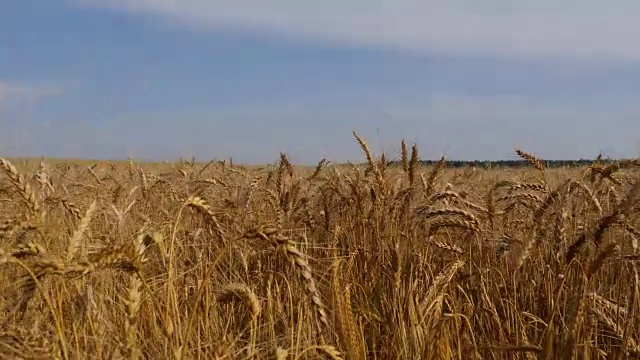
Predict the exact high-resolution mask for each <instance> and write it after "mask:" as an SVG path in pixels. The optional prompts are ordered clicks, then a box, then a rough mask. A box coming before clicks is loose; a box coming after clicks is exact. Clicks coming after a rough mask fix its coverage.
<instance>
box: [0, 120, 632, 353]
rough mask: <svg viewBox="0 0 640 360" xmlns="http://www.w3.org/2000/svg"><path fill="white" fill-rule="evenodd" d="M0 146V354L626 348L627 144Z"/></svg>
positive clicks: (629, 261) (628, 346)
mask: <svg viewBox="0 0 640 360" xmlns="http://www.w3.org/2000/svg"><path fill="white" fill-rule="evenodd" d="M354 135H355V138H356V141H357V143H358V144H359V146H360V147H361V148H362V150H363V158H364V159H366V162H365V164H364V165H362V166H360V165H333V164H331V163H329V162H326V161H324V160H323V161H321V162H320V163H319V164H318V166H317V167H316V168H315V169H311V168H305V167H298V166H294V165H292V164H291V163H290V162H289V160H288V159H287V156H286V155H285V154H281V156H280V159H279V161H278V162H277V163H275V164H274V165H269V166H264V167H261V168H257V167H251V168H249V167H243V166H238V165H233V164H229V163H227V162H224V161H218V162H210V163H208V164H196V163H194V162H189V161H181V162H178V163H164V164H146V163H137V162H135V161H133V160H131V161H129V162H128V163H127V162H122V163H118V164H112V163H107V162H104V163H99V164H93V165H87V164H82V163H79V162H55V163H54V162H51V163H48V162H40V161H31V162H25V161H14V162H13V163H12V162H10V161H8V160H6V159H0V167H1V168H2V171H0V172H1V173H2V175H1V177H0V210H1V211H0V217H1V218H0V222H1V228H0V236H1V242H0V266H1V267H2V273H1V275H0V286H1V287H2V292H1V293H0V306H1V307H2V317H1V319H2V325H1V327H0V358H3V359H5V358H6V359H315V358H317V359H538V358H539V359H571V358H576V359H625V358H630V359H632V358H640V346H639V342H640V313H639V310H640V306H639V304H640V288H639V286H640V280H639V275H638V269H637V262H638V260H640V253H639V252H638V238H639V237H640V230H639V229H640V216H638V213H639V211H638V210H640V203H639V202H638V198H639V197H640V176H639V172H637V171H636V170H635V169H634V167H637V166H638V165H640V162H638V161H630V160H628V161H621V162H616V163H613V164H608V165H606V166H605V165H603V164H601V163H600V162H599V159H598V160H596V161H595V162H594V163H593V165H591V166H590V167H588V168H586V167H585V168H577V169H546V168H545V164H544V162H543V161H541V160H540V159H537V158H536V157H535V156H533V155H530V154H527V153H526V152H523V151H520V150H516V153H517V155H519V156H520V157H521V158H523V159H525V160H527V161H528V162H530V165H531V166H530V167H528V168H522V169H497V170H486V169H474V168H466V169H451V168H447V166H446V161H445V159H444V158H443V159H442V160H441V161H440V162H439V163H438V164H437V165H436V166H433V167H426V166H421V165H420V164H419V161H418V160H419V154H418V148H417V147H416V146H414V147H413V148H411V149H409V148H407V146H406V145H405V143H404V142H403V143H402V144H401V154H400V158H401V160H402V161H401V162H400V165H397V166H395V165H390V162H389V161H388V159H387V157H386V156H388V155H385V154H382V155H379V156H378V155H375V154H372V153H371V151H370V150H369V148H368V146H367V144H366V142H365V141H364V140H363V139H361V138H360V137H359V136H358V135H357V134H355V133H354Z"/></svg>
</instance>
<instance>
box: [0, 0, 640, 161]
mask: <svg viewBox="0 0 640 360" xmlns="http://www.w3.org/2000/svg"><path fill="white" fill-rule="evenodd" d="M481 3H482V6H480V5H478V4H479V2H476V1H471V0H449V1H433V0H394V1H391V0H367V1H364V0H341V1H335V0H327V1H324V2H311V1H300V0H297V1H293V0H274V1H265V0H236V1H233V2H231V1H219V0H182V1H179V2H178V1H172V0H154V1H152V0H48V1H41V0H7V1H2V2H0V156H23V155H29V156H41V155H43V156H46V157H84V158H105V159H115V158H126V157H127V156H134V157H135V158H139V159H153V160H164V159H175V158H178V157H180V156H185V157H190V156H191V155H195V156H196V158H198V159H201V160H208V159H211V158H218V159H221V158H227V157H229V156H231V157H233V158H234V161H236V162H247V163H264V162H274V161H276V160H277V158H278V154H279V152H280V151H284V152H287V153H288V154H290V156H291V158H292V159H293V160H294V162H298V163H308V164H312V163H315V162H316V161H317V160H319V159H320V158H321V157H327V158H328V159H329V160H332V161H344V160H356V161H358V160H361V159H362V158H363V157H362V154H361V153H360V151H359V148H358V146H357V145H356V143H355V142H354V140H353V138H352V135H351V131H352V130H356V131H357V132H359V133H360V134H361V135H362V136H364V137H365V139H367V140H368V141H369V143H370V145H371V147H372V149H373V150H374V151H375V152H376V153H379V152H380V151H382V150H385V151H386V152H387V153H389V154H391V155H395V154H396V153H397V152H398V147H399V143H400V141H401V139H403V138H405V139H406V140H407V141H408V142H410V143H413V142H417V143H418V146H419V148H420V149H421V154H422V156H423V157H424V158H439V157H440V156H441V155H442V154H446V155H447V156H448V157H449V158H453V159H464V160H468V159H510V158H514V155H513V148H514V147H516V146H518V147H521V148H523V149H525V150H527V151H531V152H534V153H536V154H538V155H540V156H543V157H545V158H554V159H566V158H587V157H594V156H596V155H597V154H598V152H600V151H604V153H605V154H606V155H609V156H612V157H640V121H639V120H640V110H639V109H640V107H639V106H638V104H640V101H639V100H640V47H638V46H637V34H640V3H637V2H632V1H626V0H610V1H609V2H608V3H607V4H608V5H607V6H606V7H605V6H604V5H601V4H604V3H602V2H600V1H595V0H582V1H568V0H566V1H557V0H556V1H552V0H539V1H537V2H531V1H524V0H510V1H502V0H487V1H483V2H481Z"/></svg>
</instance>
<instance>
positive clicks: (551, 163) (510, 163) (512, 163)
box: [390, 159, 616, 169]
mask: <svg viewBox="0 0 640 360" xmlns="http://www.w3.org/2000/svg"><path fill="white" fill-rule="evenodd" d="M594 161H595V160H586V159H580V160H543V163H544V164H545V166H546V167H547V168H548V169H553V168H570V167H583V166H589V165H591V164H593V163H594ZM614 161H616V160H614V159H601V160H600V164H602V165H607V164H611V163H613V162H614ZM437 163H438V160H421V161H420V164H422V165H427V166H432V165H435V164H437ZM390 165H397V166H402V163H401V162H400V161H391V162H390ZM446 166H447V167H451V168H463V167H476V168H485V169H494V168H520V167H530V166H531V164H530V163H529V162H527V161H525V160H520V159H518V160H493V161H482V160H474V161H462V160H446Z"/></svg>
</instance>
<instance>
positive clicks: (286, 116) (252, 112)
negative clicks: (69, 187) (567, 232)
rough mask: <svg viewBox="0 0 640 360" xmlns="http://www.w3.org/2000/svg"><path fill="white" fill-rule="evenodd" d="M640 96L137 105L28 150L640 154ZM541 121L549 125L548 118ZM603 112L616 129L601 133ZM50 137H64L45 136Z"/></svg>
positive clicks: (58, 130)
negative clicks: (174, 107) (412, 148)
mask: <svg viewBox="0 0 640 360" xmlns="http://www.w3.org/2000/svg"><path fill="white" fill-rule="evenodd" d="M639 100H640V99H639V98H631V97H630V98H623V99H617V100H616V101H614V102H602V101H601V102H598V101H594V102H593V103H591V104H589V105H587V106H585V105H584V104H583V105H581V106H575V105H573V104H567V103H558V104H550V103H542V102H539V103H536V102H531V101H528V100H527V99H526V98H521V97H510V96H498V97H493V96H491V97H482V96H461V95H455V94H444V93H443V94H439V95H434V96H432V97H430V98H429V99H427V100H426V101H424V102H398V101H396V102H395V105H392V106H385V107H382V106H379V107H376V106H361V107H358V106H331V105H330V104H331V103H330V102H328V103H326V102H324V101H319V102H315V103H312V102H308V103H305V104H301V105H295V104H285V103H279V104H271V105H261V106H257V107H236V108H228V109H217V110H213V109H209V110H207V109H202V110H198V111H196V110H194V111H192V112H166V111H158V112H132V113H123V114H122V115H119V116H116V117H113V118H110V119H109V120H108V121H105V122H104V124H103V125H101V126H96V125H89V124H82V123H80V122H78V124H77V125H74V126H73V127H72V128H69V127H53V128H40V129H39V130H38V131H32V132H31V136H32V137H33V139H32V140H33V141H32V143H33V144H37V145H35V147H33V148H32V151H31V155H35V156H37V155H40V154H46V155H48V156H62V157H64V156H79V155H81V156H83V157H89V158H91V157H94V158H95V157H100V158H121V159H122V158H126V157H127V156H134V157H136V158H138V159H147V160H165V159H167V160H171V159H175V158H177V157H179V156H185V157H190V156H191V155H195V156H196V158H198V159H200V160H206V159H212V158H218V159H221V158H227V157H233V158H234V160H235V161H236V162H248V163H254V164H259V163H271V162H274V161H276V160H277V158H278V153H279V152H280V151H284V152H287V153H288V154H289V155H290V156H291V158H292V159H293V161H295V162H297V163H305V164H310V165H312V164H314V163H315V162H316V161H318V160H319V159H320V158H321V157H327V158H328V159H329V160H331V161H337V162H341V161H346V160H350V161H362V160H363V159H364V157H363V155H362V153H361V151H360V149H359V147H358V145H357V144H356V143H355V141H354V139H353V137H352V135H351V131H352V130H356V131H358V132H359V133H360V134H361V135H362V136H363V137H365V139H366V140H367V141H368V142H369V144H370V146H371V148H372V149H373V150H374V151H375V152H376V153H379V152H380V151H381V150H385V151H386V152H387V153H388V154H389V155H391V156H396V155H397V153H398V146H399V142H400V140H401V139H403V138H405V139H406V140H407V142H410V143H413V142H416V143H418V145H419V148H420V151H421V156H422V157H423V158H429V159H437V158H438V157H440V156H441V155H443V154H444V155H447V156H448V157H449V158H453V159H461V160H473V159H509V158H515V155H514V153H513V148H514V147H516V146H518V147H521V148H523V149H526V150H528V151H532V152H534V153H536V154H538V155H540V156H543V157H546V158H553V159H574V158H581V157H593V156H596V155H597V153H598V152H599V151H601V150H602V151H604V153H605V155H607V156H612V157H638V156H640V141H639V140H638V139H636V138H634V134H637V133H638V131H640V128H639V127H640V125H639V124H640V123H639V122H638V121H637V119H638V118H640V111H638V110H637V108H636V107H634V105H633V104H636V103H638V101H639ZM543 121H544V123H545V124H548V125H546V126H541V122H543ZM605 122H606V126H607V128H608V129H609V131H607V133H606V134H604V135H603V132H602V126H605V125H604V124H605ZM327 123H331V124H332V125H331V126H326V125H325V124H327ZM274 124H278V126H274ZM123 129H126V131H124V130H123ZM616 129H618V130H616ZM378 132H379V133H378ZM159 134H163V136H158V135H159ZM51 137H55V139H57V140H59V141H55V142H51V141H43V142H42V143H39V141H38V140H40V139H47V138H51ZM576 139H579V140H576ZM621 144H622V145H621ZM479 154H480V155H479Z"/></svg>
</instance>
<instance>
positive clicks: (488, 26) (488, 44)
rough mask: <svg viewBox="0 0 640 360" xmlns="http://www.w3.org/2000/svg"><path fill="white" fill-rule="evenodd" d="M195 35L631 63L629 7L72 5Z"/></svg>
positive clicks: (455, 0) (251, 1) (615, 1)
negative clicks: (149, 19) (225, 33)
mask: <svg viewBox="0 0 640 360" xmlns="http://www.w3.org/2000/svg"><path fill="white" fill-rule="evenodd" d="M74 1H75V2H76V3H77V4H80V5H84V6H92V7H100V8H110V9H116V10H125V11H129V12H132V13H136V14H152V15H159V16H161V17H162V18H164V19H166V20H168V21H170V22H171V23H172V24H175V23H177V24H181V25H186V26H191V27H197V28H200V29H225V28H227V29H232V30H241V31H249V32H256V33H264V32H265V31H272V32H273V33H277V34H279V35H285V36H288V37H291V38H294V39H302V40H320V41H329V42H335V43H341V44H354V45H365V46H376V47H377V46H381V47H390V48H396V49H402V50H407V51H418V52H424V51H436V52H453V53H483V54H489V55H496V56H505V57H519V58H526V59H531V58H565V59H574V60H575V59H580V60H587V61H599V60H600V61H602V60H615V61H620V60H623V61H638V60H640V47H638V46H637V34H639V33H640V21H638V20H639V19H640V2H638V1H633V0H610V1H607V2H602V1H596V0H582V1H578V0H564V1H562V0H561V1H557V0H538V1H528V0H509V1H504V0H487V1H480V2H478V1H475V0H450V1H441V0H438V1H435V0H340V1H337V0H327V1H300V0H274V1H264V0H236V1H222V0H181V1H176V0H74Z"/></svg>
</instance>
